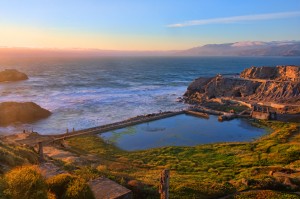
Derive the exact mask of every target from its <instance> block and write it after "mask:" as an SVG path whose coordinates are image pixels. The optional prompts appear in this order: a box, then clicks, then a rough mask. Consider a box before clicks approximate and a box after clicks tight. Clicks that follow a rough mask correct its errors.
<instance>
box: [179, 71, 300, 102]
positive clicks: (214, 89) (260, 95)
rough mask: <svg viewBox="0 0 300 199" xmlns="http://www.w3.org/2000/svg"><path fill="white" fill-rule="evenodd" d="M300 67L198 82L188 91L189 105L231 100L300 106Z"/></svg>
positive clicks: (206, 79) (203, 79) (243, 73)
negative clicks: (225, 98)
mask: <svg viewBox="0 0 300 199" xmlns="http://www.w3.org/2000/svg"><path fill="white" fill-rule="evenodd" d="M299 71H300V67H299V66H278V67H252V68H249V69H245V70H244V71H243V72H242V73H241V76H240V78H235V77H224V76H221V75H218V76H216V77H213V78H198V79H196V80H194V81H193V82H192V83H191V84H190V85H189V87H188V89H187V91H186V93H185V94H184V96H185V101H186V102H188V103H195V102H198V103H201V102H205V101H209V100H210V99H213V98H222V97H228V98H232V99H236V100H241V101H247V102H250V101H251V102H260V101H263V102H275V103H284V104H289V103H290V104H297V105H300V79H299V78H300V75H299V74H300V73H299Z"/></svg>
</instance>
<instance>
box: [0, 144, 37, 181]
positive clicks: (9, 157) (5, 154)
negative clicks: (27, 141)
mask: <svg viewBox="0 0 300 199" xmlns="http://www.w3.org/2000/svg"><path fill="white" fill-rule="evenodd" d="M37 162H38V155H37V154H36V153H35V152H34V150H33V149H29V148H27V147H24V146H20V145H15V144H7V143H5V142H3V141H1V140H0V175H1V174H3V173H4V172H5V171H7V170H9V169H11V168H13V167H15V166H20V165H24V164H36V163H37Z"/></svg>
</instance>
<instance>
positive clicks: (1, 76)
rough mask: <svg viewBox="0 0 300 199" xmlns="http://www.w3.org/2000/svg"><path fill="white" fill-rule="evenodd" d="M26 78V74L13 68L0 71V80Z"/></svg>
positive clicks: (10, 80) (11, 80)
mask: <svg viewBox="0 0 300 199" xmlns="http://www.w3.org/2000/svg"><path fill="white" fill-rule="evenodd" d="M27 79H28V76H27V75H26V74H25V73H21V72H19V71H17V70H15V69H6V70H4V71H0V82H14V81H21V80H27Z"/></svg>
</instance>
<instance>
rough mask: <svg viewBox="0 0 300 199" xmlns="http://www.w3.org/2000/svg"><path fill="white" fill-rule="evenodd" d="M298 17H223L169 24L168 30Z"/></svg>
mask: <svg viewBox="0 0 300 199" xmlns="http://www.w3.org/2000/svg"><path fill="white" fill-rule="evenodd" d="M297 16H300V12H279V13H269V14H257V15H243V16H234V17H223V18H213V19H200V20H192V21H185V22H182V23H176V24H169V25H167V27H169V28H181V27H186V26H201V25H207V24H228V23H236V22H246V21H262V20H271V19H283V18H291V17H297Z"/></svg>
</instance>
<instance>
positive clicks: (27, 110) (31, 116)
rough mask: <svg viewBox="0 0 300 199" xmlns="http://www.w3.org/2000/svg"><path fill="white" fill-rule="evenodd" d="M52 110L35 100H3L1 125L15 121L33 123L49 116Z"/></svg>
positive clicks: (0, 107) (1, 104) (0, 112)
mask: <svg viewBox="0 0 300 199" xmlns="http://www.w3.org/2000/svg"><path fill="white" fill-rule="evenodd" d="M50 115H51V112H50V111H48V110H46V109H44V108H42V107H40V106H39V105H37V104H35V103H33V102H3V103H0V125H1V126H7V125H10V124H13V123H17V122H21V123H31V122H35V121H37V120H40V119H44V118H47V117H49V116H50Z"/></svg>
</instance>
